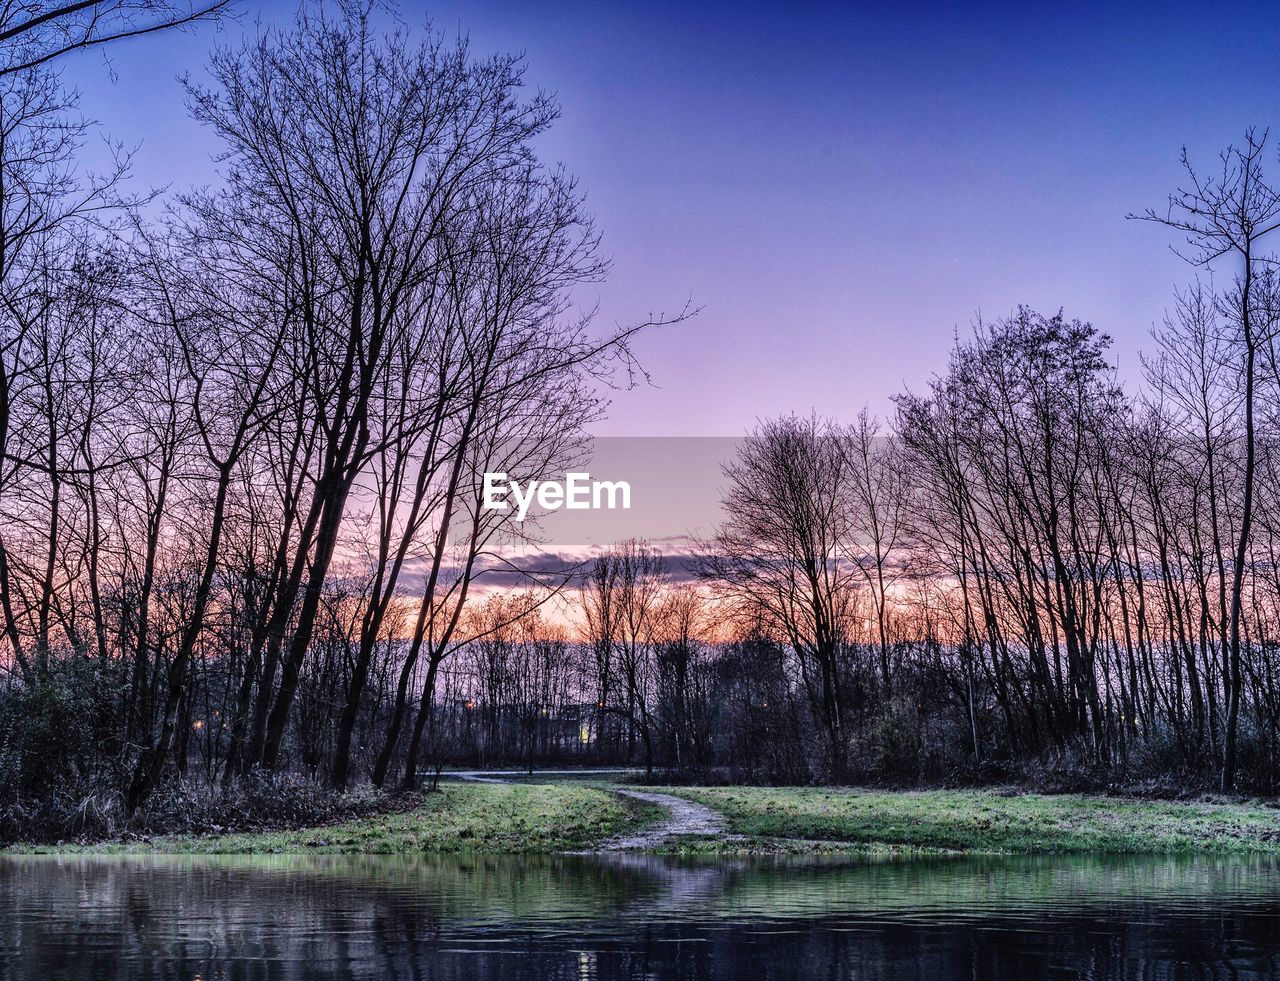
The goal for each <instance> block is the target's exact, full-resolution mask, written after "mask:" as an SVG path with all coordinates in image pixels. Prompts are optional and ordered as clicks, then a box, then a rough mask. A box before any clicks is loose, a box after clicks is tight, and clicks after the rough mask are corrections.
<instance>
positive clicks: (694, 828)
mask: <svg viewBox="0 0 1280 981" xmlns="http://www.w3.org/2000/svg"><path fill="white" fill-rule="evenodd" d="M630 772H634V771H630V770H560V771H557V770H540V771H537V772H536V773H535V774H532V775H533V776H539V777H544V776H555V775H556V774H557V773H560V774H573V775H575V776H579V775H583V774H591V775H599V776H604V775H606V774H608V775H612V774H619V773H630ZM447 775H448V776H450V777H453V778H454V779H456V780H467V781H470V782H472V783H510V782H511V778H512V777H516V778H521V777H528V776H530V775H529V774H526V773H524V772H521V771H513V770H455V771H453V772H451V773H448V774H447ZM610 789H611V790H612V791H613V792H614V793H615V794H617V795H618V796H619V797H630V798H631V799H632V800H638V801H643V802H644V803H646V804H656V805H658V806H659V807H661V808H662V809H663V810H665V811H666V812H667V816H666V818H665V819H664V820H661V821H659V822H658V823H657V824H652V825H650V826H649V827H647V828H645V829H643V830H642V831H638V832H636V833H635V834H629V835H618V836H617V837H614V838H610V839H608V840H607V841H603V842H601V843H600V844H598V845H596V846H595V847H594V848H592V849H590V851H593V852H640V851H647V850H649V849H651V848H660V847H661V846H663V845H665V844H666V843H667V842H669V841H670V840H671V839H673V838H683V837H707V838H716V837H718V838H724V837H728V834H727V825H726V824H725V819H724V816H723V815H721V814H717V813H716V812H715V811H713V810H712V809H711V808H709V807H707V806H706V805H704V804H697V803H695V802H693V801H691V800H685V799H684V798H683V797H676V796H675V795H673V794H659V793H655V792H654V791H651V790H632V789H630V788H629V787H612V788H610ZM735 837H736V836H735Z"/></svg>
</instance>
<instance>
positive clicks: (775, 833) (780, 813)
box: [9, 777, 1280, 857]
mask: <svg viewBox="0 0 1280 981" xmlns="http://www.w3.org/2000/svg"><path fill="white" fill-rule="evenodd" d="M501 779H504V778H495V780H498V781H499V782H446V783H444V784H443V785H442V788H441V790H440V791H439V792H437V793H431V794H427V795H424V797H423V800H422V803H421V804H420V805H419V806H417V807H415V808H411V809H407V810H403V811H399V812H396V813H388V814H382V815H378V816H374V817H368V818H360V819H356V820H351V821H344V822H341V823H338V824H333V825H327V826H324V827H315V828H309V829H305V830H289V831H268V832H254V833H243V834H227V835H201V836H195V835H176V836H166V837H157V838H154V839H143V840H132V841H122V842H110V843H103V844H94V845H70V846H69V845H51V846H21V847H15V848H12V849H9V851H10V852H25V853H46V852H58V853H76V852H86V853H96V854H104V853H107V854H110V853H133V854H136V853H150V852H160V853H172V854H282V853H353V854H411V853H460V852H470V853H493V854H499V853H505V854H531V853H554V852H569V851H594V850H604V851H655V852H662V853H668V854H670V853H674V854H688V855H701V854H706V855H728V854H737V855H769V854H776V855H797V854H846V855H868V856H884V857H891V856H895V855H896V856H911V855H928V854H948V853H970V854H1025V855H1031V854H1098V855H1119V854H1215V855H1228V854H1259V855H1280V809H1278V808H1277V807H1276V806H1275V805H1274V804H1272V803H1257V802H1236V803H1216V802H1208V801H1206V802H1189V803H1182V802H1168V801H1150V800H1137V799H1132V798H1112V797H1093V796H1084V795H1075V794H1064V795H1056V796H1048V795H1041V794H1016V793H1012V792H1008V791H1001V790H965V791H953V790H935V791H897V792H882V791H868V790H858V789H847V788H817V787H653V788H643V789H639V788H634V787H623V786H619V785H615V784H609V783H604V782H599V783H593V782H585V781H582V780H561V779H558V778H557V779H555V780H551V781H547V782H543V781H541V780H539V779H538V778H537V777H535V778H533V779H532V780H523V781H520V782H511V783H507V782H500V781H501ZM686 801H687V802H689V804H688V805H684V804H682V802H686Z"/></svg>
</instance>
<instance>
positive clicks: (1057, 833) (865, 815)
mask: <svg viewBox="0 0 1280 981" xmlns="http://www.w3.org/2000/svg"><path fill="white" fill-rule="evenodd" d="M662 790H663V792H664V793H668V794H673V795H677V796H680V797H682V798H685V799H687V800H691V801H694V802H697V803H699V804H702V805H704V806H706V807H709V808H711V809H712V810H714V811H716V812H717V813H719V814H722V815H724V817H725V820H726V822H727V826H728V831H729V835H730V836H738V838H737V840H733V839H732V838H729V839H727V840H726V839H720V840H718V841H712V840H705V841H683V842H680V843H679V846H680V848H681V849H682V850H684V851H688V852H708V853H715V852H743V851H766V852H767V851H776V852H781V853H797V852H845V851H855V852H856V851H866V852H879V853H884V852H919V853H939V852H961V853H971V854H1016V855H1036V854H1097V855H1123V854H1216V855H1228V854H1273V855H1280V808H1277V806H1276V804H1275V803H1274V802H1270V803H1258V802H1244V803H1242V802H1236V803H1216V802H1171V801H1155V800H1139V799H1135V798H1117V797H1099V796H1087V795H1081V794H1061V795H1044V794H1022V793H1013V792H1010V791H1002V790H928V791H887V792H883V791H870V790H852V789H846V788H821V787H669V788H662Z"/></svg>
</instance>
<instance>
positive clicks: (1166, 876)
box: [0, 854, 1280, 981]
mask: <svg viewBox="0 0 1280 981" xmlns="http://www.w3.org/2000/svg"><path fill="white" fill-rule="evenodd" d="M1277 974H1280V865H1277V863H1276V862H1275V861H1274V860H1271V859H1238V858H1236V859H1228V858H1207V857H1200V858H1149V857H1144V858H1132V857H1120V858H1078V857H1070V858H1064V857H1044V858H1004V859H996V858H982V859H938V860H927V861H909V862H906V861H904V862H865V861H843V860H842V861H833V860H825V861H815V860H803V861H801V860H754V861H747V860H736V859H734V860H712V861H696V862H682V861H678V860H674V859H664V858H653V857H647V856H638V855H625V854H624V855H612V856H599V857H594V856H540V857H457V856H442V857H434V856H418V857H407V856H256V857H230V856H145V857H139V856H104V857H66V856H36V857H29V858H19V857H5V858H0V979H8V978H14V979H17V978H51V979H52V978H68V979H78V978H108V979H115V978H148V979H151V978H154V979H161V978H164V979H170V978H173V979H177V978H200V979H202V981H207V979H222V978H226V979H239V978H244V979H263V981H266V979H271V981H288V979H295V978H414V979H480V981H484V979H490V978H530V979H532V978H552V979H570V978H573V979H588V978H600V979H614V978H627V979H631V978H637V979H638V978H647V979H666V978H717V979H718V978H725V979H730V978H733V979H737V978H761V979H779V978H833V979H834V978H903V979H907V978H910V979H915V978H919V979H926V978H928V979H932V978H994V979H1015V978H1017V979H1021V978H1033V977H1062V978H1066V977H1084V978H1133V979H1138V978H1142V979H1160V978H1233V979H1241V978H1265V977H1272V976H1276V975H1277Z"/></svg>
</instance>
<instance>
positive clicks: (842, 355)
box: [67, 0, 1280, 435]
mask: <svg viewBox="0 0 1280 981" xmlns="http://www.w3.org/2000/svg"><path fill="white" fill-rule="evenodd" d="M1035 6H1038V5H1022V4H1019V5H1007V6H1006V5H998V4H993V5H988V6H986V7H983V8H980V9H974V8H972V7H971V9H968V10H966V11H965V12H957V11H955V10H953V9H952V10H944V9H943V8H937V9H932V8H929V7H925V6H911V5H905V4H876V5H871V4H867V5H848V4H832V5H815V6H810V7H805V8H802V9H796V8H795V7H794V6H792V5H783V4H777V3H772V4H761V5H753V4H723V5H721V4H698V3H695V2H691V0H690V2H683V3H650V4H626V5H623V4H608V3H601V2H595V3H589V2H584V3H540V2H529V0H522V2H512V0H504V2H499V0H473V2H469V3H462V2H458V0H447V2H440V3H432V4H430V5H429V6H422V5H418V4H411V5H406V6H404V7H403V8H402V12H403V14H404V15H405V17H406V19H408V20H409V21H410V22H412V23H417V22H419V21H420V20H421V19H422V18H424V17H425V16H427V15H428V14H429V15H430V16H431V17H432V18H433V20H434V22H435V25H436V26H437V27H438V28H441V29H445V30H447V31H450V32H453V31H457V30H464V31H468V32H469V33H470V35H471V38H472V43H473V45H474V47H475V48H476V50H477V51H481V52H488V51H492V50H498V49H502V50H513V49H514V50H523V51H525V52H526V54H527V57H528V64H529V70H528V79H529V81H530V82H531V83H532V84H535V85H538V86H541V87H544V88H546V89H550V90H552V91H555V92H556V93H557V94H558V95H559V98H560V100H561V102H562V104H563V110H564V114H563V119H562V120H561V122H560V123H559V125H558V126H557V128H556V130H555V132H554V134H553V135H552V136H551V137H550V138H548V139H547V140H546V142H545V143H544V151H545V154H546V156H547V157H549V158H554V159H560V160H563V161H564V162H565V163H566V164H567V165H568V167H569V168H570V170H572V171H573V172H574V173H576V174H577V175H578V176H579V177H580V179H581V181H582V186H583V187H584V188H585V189H586V190H587V192H588V195H589V205H590V207H591V209H592V210H593V211H594V213H595V214H596V216H597V218H598V220H599V222H600V226H601V228H602V230H603V232H604V236H605V249H606V251H607V252H608V253H609V254H610V255H612V256H613V258H614V262H615V266H614V272H613V276H612V278H611V280H610V281H609V283H608V284H606V285H605V286H604V287H602V288H601V289H600V290H599V292H598V296H597V295H595V294H592V295H591V296H588V297H584V299H589V300H593V301H594V300H595V299H598V300H599V302H600V305H601V314H602V316H603V317H605V318H606V319H607V320H618V321H621V322H627V321H633V320H636V319H640V318H643V317H644V316H645V315H646V314H647V313H648V312H649V311H651V310H652V311H655V312H656V311H659V310H666V311H668V312H670V311H673V310H675V309H678V308H679V307H680V306H681V305H682V304H683V303H684V301H685V299H686V298H690V297H691V298H692V300H693V302H694V303H695V304H698V305H701V306H702V307H703V308H704V309H703V313H702V314H701V315H700V316H699V317H698V318H696V320H694V321H693V322H691V323H689V324H686V325H684V326H682V327H679V328H674V329H670V330H666V331H663V332H660V333H655V334H653V335H652V336H650V337H648V338H647V339H645V340H643V341H642V342H640V343H639V345H638V351H639V353H640V355H641V356H642V359H643V361H644V363H645V365H646V367H647V368H649V369H650V371H651V372H652V373H653V376H654V380H655V383H656V384H657V385H658V386H659V387H658V388H656V389H647V390H640V391H633V392H628V393H621V394H619V395H618V396H617V398H616V400H615V403H614V406H613V409H612V411H611V416H610V419H609V421H608V422H607V423H605V424H604V425H602V426H601V427H600V432H602V433H608V434H630V435H735V434H738V433H741V432H742V431H743V430H744V429H746V428H748V427H749V426H750V425H751V424H752V422H753V420H754V419H755V418H756V417H758V416H767V415H774V414H777V413H782V412H787V411H791V410H796V411H800V412H807V411H809V410H810V409H816V410H817V411H818V412H820V413H823V414H830V415H836V416H840V417H843V418H851V417H852V416H853V415H854V414H855V413H856V411H857V409H858V408H859V407H860V406H861V405H862V404H863V403H869V404H870V405H871V406H872V408H873V409H875V410H877V411H885V410H886V409H888V407H889V402H888V400H889V396H890V395H892V394H893V393H894V392H896V391H899V390H900V389H901V388H902V387H903V385H904V384H905V385H912V386H916V387H918V386H920V385H922V384H923V383H924V382H925V380H927V378H928V377H929V375H930V374H931V373H932V372H933V371H935V370H938V369H940V368H942V367H944V366H945V363H946V349H947V347H948V346H949V345H950V343H951V338H952V334H953V332H954V331H955V330H956V329H957V328H959V329H961V330H965V329H967V327H968V324H969V323H970V321H971V320H972V319H973V317H974V316H975V314H977V313H978V312H979V311H981V313H983V314H984V315H986V316H988V317H993V316H999V315H1002V314H1006V313H1008V312H1009V311H1010V310H1011V309H1012V308H1013V307H1014V306H1015V305H1016V304H1018V303H1020V302H1025V303H1030V304H1032V305H1034V306H1037V307H1039V308H1041V309H1043V310H1045V311H1051V310H1055V309H1057V308H1058V307H1059V306H1062V307H1065V309H1066V312H1067V313H1068V315H1070V316H1076V317H1080V318H1082V319H1088V320H1092V321H1093V322H1094V323H1095V324H1097V325H1098V326H1099V327H1100V328H1101V329H1103V330H1105V331H1107V332H1109V333H1111V334H1112V335H1113V336H1114V337H1115V338H1116V353H1117V356H1118V358H1119V361H1120V366H1121V371H1122V374H1124V375H1125V376H1126V377H1129V378H1136V376H1137V374H1138V370H1139V365H1138V360H1137V351H1138V350H1139V348H1140V347H1143V346H1144V345H1145V344H1146V332H1147V330H1148V329H1149V327H1150V325H1151V323H1152V322H1153V321H1154V320H1156V319H1158V318H1159V317H1160V316H1161V314H1162V311H1163V310H1164V309H1165V307H1166V306H1167V304H1168V302H1169V299H1170V294H1171V291H1172V289H1173V288H1174V287H1175V286H1176V285H1180V284H1182V283H1184V282H1186V281H1187V280H1188V279H1189V278H1190V276H1191V275H1192V271H1191V270H1190V269H1189V268H1188V267H1186V266H1184V265H1183V264H1182V263H1181V262H1180V261H1179V260H1177V259H1176V258H1175V257H1173V256H1172V255H1170V254H1169V253H1168V251H1167V248H1166V247H1167V245H1168V244H1169V242H1170V238H1169V236H1168V234H1167V233H1166V232H1164V231H1163V230H1162V229H1159V228H1156V227H1153V226H1150V225H1146V224H1144V223H1137V222H1127V221H1125V220H1124V215H1125V213H1126V212H1127V211H1131V210H1139V209H1141V208H1144V207H1147V206H1158V205H1160V204H1161V203H1162V202H1163V201H1164V199H1165V196H1166V195H1167V193H1168V192H1169V191H1170V190H1171V189H1172V188H1173V187H1174V185H1175V184H1176V183H1177V181H1178V178H1179V171H1178V166H1177V155H1178V150H1179V147H1180V146H1181V145H1182V144H1183V143H1186V144H1187V145H1188V147H1189V148H1190V150H1191V152H1192V154H1193V156H1194V157H1196V158H1198V159H1199V160H1202V161H1204V162H1205V163H1206V164H1209V163H1211V162H1212V158H1213V157H1214V155H1215V154H1216V153H1217V151H1218V150H1219V149H1221V147H1222V146H1224V145H1225V144H1226V143H1228V142H1230V141H1231V140H1233V139H1237V138H1238V137H1239V135H1240V133H1241V132H1242V130H1243V129H1244V127H1246V126H1248V125H1258V126H1266V125H1268V124H1269V123H1272V122H1277V121H1280V112H1278V110H1280V78H1278V76H1280V58H1278V57H1277V56H1276V50H1277V41H1278V40H1280V13H1278V12H1276V10H1277V8H1274V7H1269V6H1268V5H1263V4H1258V5H1256V6H1254V7H1252V8H1248V7H1245V6H1237V7H1234V8H1233V9H1228V8H1227V7H1226V6H1223V5H1218V6H1215V8H1214V10H1213V14H1212V15H1210V14H1208V13H1207V12H1206V11H1208V10H1209V7H1208V6H1206V5H1203V4H1201V5H1198V6H1195V7H1192V6H1190V5H1188V6H1186V7H1183V8H1181V9H1180V10H1177V11H1169V10H1165V11H1160V12H1156V8H1155V7H1152V8H1151V9H1150V12H1148V13H1123V12H1116V11H1114V10H1112V9H1109V8H1110V7H1111V6H1112V5H1101V4H1100V5H1090V4H1070V5H1062V6H1063V8H1064V9H1062V10H1058V11H1055V12H1052V13H1046V12H1044V11H1040V10H1035V9H1033V8H1034V7H1035ZM875 8H883V9H882V10H876V9H875ZM244 9H245V11H246V16H245V25H244V27H237V26H235V25H231V26H230V27H229V28H228V30H227V32H226V33H227V35H228V36H233V37H234V36H235V35H238V34H239V33H240V32H241V31H242V30H244V29H251V28H252V20H253V19H254V17H256V16H260V17H261V18H262V19H263V20H264V21H265V22H271V21H276V20H280V19H282V18H283V17H287V15H288V14H289V13H290V12H291V11H292V10H293V5H292V4H291V3H268V4H265V5H254V4H253V3H251V2H250V3H249V5H248V6H246V7H245V8H244ZM212 42H213V33H212V32H211V31H209V30H204V31H201V32H199V33H196V34H194V35H188V36H177V37H172V36H171V37H164V38H148V39H143V40H140V41H136V42H131V43H130V44H128V45H125V46H122V47H119V48H117V49H114V51H113V54H112V56H111V58H112V61H111V68H112V70H113V72H114V74H115V76H116V81H115V82H114V83H113V82H112V81H111V80H110V78H109V76H108V72H107V71H106V69H105V68H104V66H103V62H102V59H101V57H100V56H94V55H86V56H82V57H81V58H79V59H78V60H75V61H74V62H72V63H71V64H69V65H68V68H67V76H68V78H69V79H71V80H72V81H74V82H76V83H77V84H79V85H80V87H81V88H82V90H83V93H84V98H83V108H84V110H85V112H86V113H87V114H88V115H90V116H92V117H94V118H96V119H98V120H99V121H101V122H102V123H103V125H104V127H105V128H106V130H107V131H108V132H109V133H110V134H111V135H112V136H113V137H114V138H116V139H119V140H122V141H124V142H125V143H126V144H129V145H133V144H141V146H140V149H139V151H138V156H137V165H136V167H135V174H136V175H137V177H138V178H139V179H140V180H141V181H144V182H147V183H150V184H172V185H174V186H176V187H179V188H181V187H184V186H186V185H189V184H191V183H198V182H203V181H208V180H210V179H212V175H213V169H212V165H211V163H210V160H209V156H210V153H211V152H212V151H213V150H214V149H215V147H214V145H213V143H212V141H210V140H209V139H208V138H207V136H205V135H204V134H203V133H202V132H201V131H200V130H199V129H198V128H197V127H195V126H194V125H193V124H191V123H190V122H189V121H187V120H186V117H185V111H184V108H183V105H182V93H181V89H180V87H179V85H178V84H177V82H176V81H175V76H176V75H177V74H178V73H180V72H182V71H183V70H187V69H189V70H191V71H192V72H193V74H194V73H199V71H200V69H201V65H202V62H203V58H204V55H205V53H206V52H207V50H208V49H209V47H210V45H211V43H212ZM1278 135H1280V134H1278ZM1276 143H1277V145H1278V146H1280V139H1277V140H1276ZM1272 159H1273V160H1274V159H1275V158H1274V155H1273V156H1272ZM1273 171H1275V172H1277V173H1280V166H1276V167H1273Z"/></svg>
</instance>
